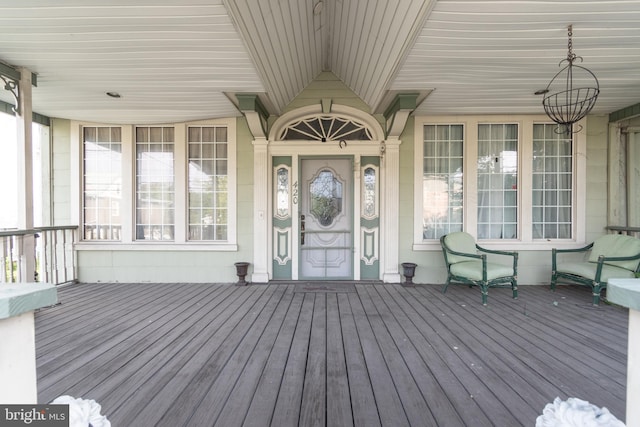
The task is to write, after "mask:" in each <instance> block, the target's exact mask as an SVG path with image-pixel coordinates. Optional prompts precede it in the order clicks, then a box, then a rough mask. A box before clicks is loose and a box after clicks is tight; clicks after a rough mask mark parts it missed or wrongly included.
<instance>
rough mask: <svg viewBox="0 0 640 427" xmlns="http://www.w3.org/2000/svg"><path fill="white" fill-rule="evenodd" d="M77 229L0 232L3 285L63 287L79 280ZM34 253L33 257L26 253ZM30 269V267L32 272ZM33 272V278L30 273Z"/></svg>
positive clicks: (50, 228) (58, 228) (0, 276)
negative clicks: (26, 283) (76, 245)
mask: <svg viewBox="0 0 640 427" xmlns="http://www.w3.org/2000/svg"><path fill="white" fill-rule="evenodd" d="M77 239H78V227H77V226H75V225H73V226H62V227H39V228H34V229H31V230H5V231H0V261H1V262H2V266H3V267H4V268H3V270H2V272H1V273H0V283H12V282H45V283H52V284H56V285H59V284H62V283H67V282H74V281H76V280H77V268H76V253H75V250H74V245H75V243H76V242H77ZM32 250H33V252H32V253H31V254H29V253H27V252H31V251H32ZM29 266H31V267H30V268H29ZM29 271H33V273H34V274H33V277H25V276H30V274H29V273H25V272H29Z"/></svg>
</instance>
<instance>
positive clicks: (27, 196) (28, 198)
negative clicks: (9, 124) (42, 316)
mask: <svg viewBox="0 0 640 427" xmlns="http://www.w3.org/2000/svg"><path fill="white" fill-rule="evenodd" d="M19 71H20V81H19V82H18V85H19V90H20V100H19V106H20V115H16V125H17V134H16V135H17V143H18V150H17V153H18V158H17V170H18V177H17V185H18V228H19V229H23V230H28V229H31V228H33V143H32V135H31V120H32V115H33V112H32V111H33V110H32V108H31V71H29V70H27V69H25V68H21V69H20V70H19ZM21 253H22V259H21V260H20V266H21V268H20V272H19V273H20V278H19V281H23V282H31V281H33V280H34V273H35V269H36V260H35V239H34V236H33V235H30V234H28V235H26V236H24V243H23V247H22V252H21Z"/></svg>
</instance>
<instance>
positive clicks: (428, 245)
mask: <svg viewBox="0 0 640 427" xmlns="http://www.w3.org/2000/svg"><path fill="white" fill-rule="evenodd" d="M476 243H477V244H478V245H480V246H482V247H484V248H488V249H496V250H504V251H514V250H515V251H550V250H551V249H553V248H557V249H575V248H581V247H584V246H585V245H586V243H585V242H576V241H566V240H548V241H536V242H521V241H518V240H513V241H500V242H498V241H495V240H494V241H489V240H480V241H477V242H476ZM413 250H414V251H418V252H420V251H442V247H441V246H440V241H439V240H434V241H430V242H422V243H414V244H413Z"/></svg>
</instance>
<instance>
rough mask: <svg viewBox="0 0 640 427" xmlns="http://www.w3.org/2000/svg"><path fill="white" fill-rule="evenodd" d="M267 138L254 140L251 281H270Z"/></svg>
mask: <svg viewBox="0 0 640 427" xmlns="http://www.w3.org/2000/svg"><path fill="white" fill-rule="evenodd" d="M267 146H268V141H267V140H266V139H265V138H259V139H255V140H254V141H253V237H254V240H253V273H252V276H251V282H253V283H266V282H268V281H269V221H268V217H267V215H268V213H269V188H268V185H269V184H268V183H269V156H268V153H267Z"/></svg>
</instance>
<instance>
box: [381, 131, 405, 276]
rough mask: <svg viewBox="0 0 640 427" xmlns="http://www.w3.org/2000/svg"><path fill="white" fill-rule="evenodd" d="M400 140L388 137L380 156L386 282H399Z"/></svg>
mask: <svg viewBox="0 0 640 427" xmlns="http://www.w3.org/2000/svg"><path fill="white" fill-rule="evenodd" d="M400 142H401V141H400V140H399V139H389V140H387V141H386V149H385V153H384V156H383V157H382V162H383V168H384V189H383V191H384V215H383V217H382V233H383V234H382V236H383V238H382V239H381V240H380V245H381V246H382V249H383V253H382V254H383V259H382V267H383V270H382V280H383V281H384V282H386V283H400V281H401V276H400V273H399V269H398V249H399V245H398V243H399V242H398V239H399V230H400V225H399V215H398V209H399V206H400Z"/></svg>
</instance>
